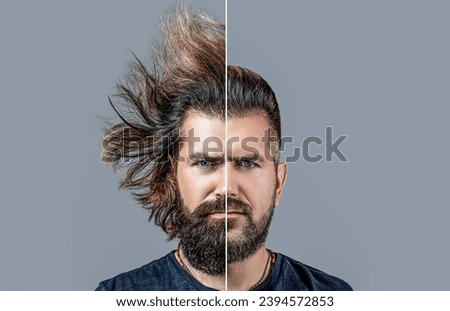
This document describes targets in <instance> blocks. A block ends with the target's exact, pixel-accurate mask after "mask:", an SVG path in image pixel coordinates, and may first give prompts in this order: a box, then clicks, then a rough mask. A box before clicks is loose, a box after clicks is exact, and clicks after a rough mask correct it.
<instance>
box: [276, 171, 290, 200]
mask: <svg viewBox="0 0 450 311" xmlns="http://www.w3.org/2000/svg"><path fill="white" fill-rule="evenodd" d="M286 176H287V164H286V163H279V164H278V168H277V176H276V178H277V186H276V189H275V206H278V203H280V199H281V195H282V193H283V189H284V185H285V184H286Z"/></svg>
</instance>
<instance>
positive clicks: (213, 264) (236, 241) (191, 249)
mask: <svg viewBox="0 0 450 311" xmlns="http://www.w3.org/2000/svg"><path fill="white" fill-rule="evenodd" d="M227 204H228V209H229V210H234V211H239V212H241V213H243V214H244V217H245V218H246V220H245V223H244V226H243V227H242V229H241V230H240V232H239V234H237V235H235V237H234V238H233V239H232V240H229V241H228V245H227V255H228V256H227V262H225V245H226V234H225V230H226V226H225V221H226V222H227V227H228V230H230V229H232V228H233V227H234V226H235V223H234V220H233V219H227V220H225V218H223V219H217V218H212V217H210V214H211V213H215V212H225V198H224V197H219V198H218V199H216V200H214V201H208V202H205V203H203V204H201V205H199V206H198V207H197V208H196V209H195V210H194V212H192V213H191V214H189V213H188V212H187V208H186V207H185V206H184V204H182V203H181V204H180V205H181V206H180V207H181V210H182V212H180V213H179V214H178V217H177V218H178V219H177V225H178V226H179V227H178V228H181V230H180V233H179V239H180V246H181V248H182V249H183V254H184V256H185V257H186V259H187V260H188V261H189V263H190V264H191V265H192V266H193V267H194V268H195V269H197V270H200V271H202V272H204V273H207V274H209V275H224V274H225V266H226V264H227V263H228V264H230V263H235V262H240V261H243V260H245V259H247V258H248V257H250V256H251V255H253V254H254V253H255V252H256V251H257V250H258V249H259V248H260V247H261V246H262V245H263V244H264V242H265V240H266V238H267V235H268V233H269V226H270V222H271V220H272V216H273V211H274V208H275V204H274V196H273V197H272V202H271V205H270V207H269V209H268V211H267V212H266V213H265V214H264V215H263V216H262V217H261V219H260V220H259V221H257V222H254V221H253V210H252V208H251V206H250V205H248V204H246V203H244V202H242V201H241V200H240V199H237V198H234V197H228V198H227Z"/></svg>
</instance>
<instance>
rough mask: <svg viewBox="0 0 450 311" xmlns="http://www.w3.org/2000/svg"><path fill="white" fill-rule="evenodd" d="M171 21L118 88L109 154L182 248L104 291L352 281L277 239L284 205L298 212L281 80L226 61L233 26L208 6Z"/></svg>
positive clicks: (126, 183)
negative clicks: (284, 156)
mask: <svg viewBox="0 0 450 311" xmlns="http://www.w3.org/2000/svg"><path fill="white" fill-rule="evenodd" d="M161 29H162V40H161V41H160V42H155V44H154V48H153V50H152V55H151V57H148V58H147V59H144V58H142V57H140V56H136V57H135V59H134V61H133V62H132V63H131V64H130V66H129V71H128V73H127V74H126V76H125V77H124V78H123V79H121V80H120V82H119V83H118V84H117V92H116V93H115V94H111V96H110V103H111V109H113V110H114V111H115V113H116V114H117V118H116V120H115V122H112V123H108V124H105V125H104V129H105V130H104V136H103V138H102V160H103V161H104V162H106V163H107V164H108V165H110V167H111V168H112V169H113V170H115V171H117V172H118V173H119V174H120V176H121V180H120V188H122V189H126V190H128V191H130V192H131V193H132V195H133V197H134V198H135V199H136V202H137V204H139V205H140V206H142V207H143V208H144V209H146V210H147V211H148V213H149V219H150V220H152V221H153V222H154V223H155V224H156V225H157V226H159V227H160V228H161V229H162V230H163V231H164V232H165V233H166V234H167V237H168V240H175V241H177V243H178V247H177V248H176V249H174V250H173V251H171V252H169V253H168V254H161V256H162V257H161V258H159V259H156V260H153V261H151V262H149V263H142V264H143V266H141V267H139V268H136V269H134V270H131V271H128V272H124V273H121V274H118V275H116V276H115V277H112V278H110V279H107V280H105V281H102V282H100V284H99V285H98V287H97V290H147V291H178V290H186V291H190V290H200V291H203V290H255V291H293V290H295V291H301V290H311V291H312V290H325V291H334V290H352V288H351V286H350V285H349V284H348V283H346V282H345V281H343V280H342V279H340V278H338V277H335V276H331V275H329V274H327V273H325V272H323V271H321V270H318V269H316V268H313V267H311V266H309V265H306V264H303V263H302V262H301V261H299V260H301V259H299V260H297V259H294V258H291V257H289V256H288V254H287V255H285V254H281V253H279V252H277V250H276V249H268V248H266V244H265V243H266V239H267V236H268V234H269V228H270V223H271V220H272V217H273V215H274V213H275V212H276V213H289V208H288V207H283V206H281V205H279V203H280V199H281V196H282V194H283V188H284V186H285V183H286V181H287V174H288V164H287V163H285V162H282V161H281V158H280V148H281V141H282V139H281V138H282V136H281V118H280V107H281V109H283V105H282V103H280V107H279V105H278V102H277V99H276V95H275V93H274V91H273V90H272V88H271V86H270V85H269V84H268V83H267V82H266V80H264V78H263V77H261V76H260V75H259V74H258V73H256V72H254V71H252V70H251V68H246V67H245V64H238V65H233V64H227V63H226V36H225V25H224V24H223V23H221V22H219V21H218V20H217V19H215V18H214V17H212V16H210V15H209V14H208V13H206V12H204V11H202V10H199V9H193V8H190V7H189V6H188V5H183V6H180V7H178V8H176V9H173V10H171V11H170V13H168V14H166V15H165V16H164V17H163V18H162V20H161ZM297 208H298V207H297ZM318 225H319V224H318ZM116 230H120V228H118V229H116ZM148 238H149V239H152V237H150V236H149V237H148ZM286 238H287V239H288V238H290V237H286ZM117 272H120V271H111V273H112V275H114V274H117Z"/></svg>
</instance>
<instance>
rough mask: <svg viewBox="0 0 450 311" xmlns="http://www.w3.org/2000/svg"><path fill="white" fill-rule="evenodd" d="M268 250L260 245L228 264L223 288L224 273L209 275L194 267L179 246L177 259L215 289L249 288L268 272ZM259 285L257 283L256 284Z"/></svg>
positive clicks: (196, 277)
mask: <svg viewBox="0 0 450 311" xmlns="http://www.w3.org/2000/svg"><path fill="white" fill-rule="evenodd" d="M269 256H270V252H268V251H267V249H266V248H265V246H261V247H260V248H259V249H258V250H257V251H256V253H255V254H253V255H252V256H251V257H249V258H247V259H245V260H243V261H240V262H236V263H232V264H228V267H227V270H228V274H227V286H226V288H225V276H224V275H217V276H214V275H209V274H206V273H204V272H201V271H200V270H197V269H195V268H194V267H193V266H191V264H190V263H189V261H188V260H187V259H186V257H184V255H183V250H182V249H181V248H179V250H178V256H177V260H178V261H179V262H180V264H181V265H182V266H184V267H183V268H184V269H185V270H187V272H188V273H189V274H190V275H191V276H192V277H193V278H195V279H196V280H197V281H199V282H200V283H202V284H203V285H205V286H208V287H211V288H214V289H217V290H225V289H227V290H249V289H251V288H252V287H254V286H255V285H256V284H258V283H262V282H263V281H264V280H265V279H267V277H268V276H269V274H270V270H271V269H270V268H271V262H270V261H271V258H269ZM258 285H259V284H258Z"/></svg>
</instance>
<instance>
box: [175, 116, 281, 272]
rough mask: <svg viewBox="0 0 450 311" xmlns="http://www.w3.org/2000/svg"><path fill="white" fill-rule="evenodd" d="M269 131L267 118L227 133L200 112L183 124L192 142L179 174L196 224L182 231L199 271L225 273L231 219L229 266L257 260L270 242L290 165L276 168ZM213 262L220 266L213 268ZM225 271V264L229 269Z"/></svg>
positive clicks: (233, 123)
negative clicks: (267, 138)
mask: <svg viewBox="0 0 450 311" xmlns="http://www.w3.org/2000/svg"><path fill="white" fill-rule="evenodd" d="M268 128H269V124H268V123H267V121H266V119H265V118H264V117H263V116H261V115H252V116H248V117H244V118H234V119H228V120H227V133H225V122H223V121H221V120H219V119H215V118H211V117H206V116H203V115H201V114H198V113H191V114H190V115H188V117H187V118H186V120H185V122H184V123H183V127H182V132H183V136H184V137H190V139H189V140H190V141H188V142H186V143H183V144H182V145H181V146H180V153H179V155H180V157H179V161H178V162H177V170H176V171H177V184H178V189H179V195H180V199H181V202H182V205H183V208H184V209H185V215H186V216H185V217H186V219H187V220H189V221H188V222H190V224H186V226H185V229H186V230H181V235H180V244H181V245H182V247H183V251H184V253H185V254H186V257H187V258H188V260H189V261H190V263H191V264H193V265H194V267H195V266H196V263H197V265H198V267H197V268H200V269H201V270H204V271H205V272H208V273H211V274H221V273H222V272H223V271H222V269H221V268H220V265H221V264H222V263H221V260H222V261H223V260H224V258H225V253H224V252H225V247H223V250H221V249H220V248H222V246H224V244H225V243H226V242H225V219H227V229H228V230H227V241H228V263H232V262H235V261H240V260H243V259H245V258H247V257H249V256H251V255H252V254H253V253H254V252H256V250H257V249H258V248H259V247H260V246H261V245H262V244H263V243H264V241H265V238H266V236H267V232H268V227H269V224H270V220H271V216H272V213H273V209H274V207H275V205H277V204H278V202H279V199H280V196H281V192H282V190H283V186H284V181H285V176H286V166H285V164H280V165H277V167H276V166H275V164H274V162H273V159H272V158H271V156H270V153H269V152H268V151H269V150H270V149H269V148H270V146H268V144H267V142H264V140H263V139H262V138H263V137H264V134H265V133H266V131H267V129H268ZM189 133H190V135H189ZM225 135H227V139H228V144H227V143H226V142H225ZM194 138H195V139H194ZM249 138H251V139H249ZM225 146H227V155H226V157H227V158H226V159H225ZM225 198H227V202H228V213H227V215H226V214H225V207H224V202H225ZM183 239H184V241H183ZM188 241H189V242H188ZM202 242H205V243H204V244H202ZM183 244H195V245H183ZM189 252H190V254H189ZM190 257H191V258H190ZM198 257H204V258H206V260H207V262H203V261H202V258H198ZM213 257H215V258H216V259H217V263H216V264H217V265H218V266H219V267H215V268H214V267H213V268H211V269H210V267H211V265H212V261H214V259H213ZM221 257H222V258H221ZM206 265H207V266H208V267H206ZM224 266H225V263H224V262H223V270H224ZM202 267H203V269H202Z"/></svg>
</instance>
